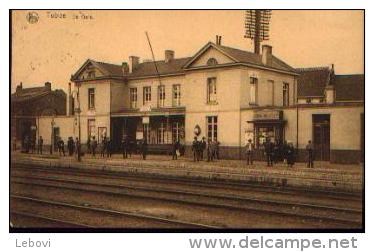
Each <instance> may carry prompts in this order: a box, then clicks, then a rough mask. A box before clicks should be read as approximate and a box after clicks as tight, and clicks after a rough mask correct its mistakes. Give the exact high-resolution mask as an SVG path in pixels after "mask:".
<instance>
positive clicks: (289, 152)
mask: <svg viewBox="0 0 374 252" xmlns="http://www.w3.org/2000/svg"><path fill="white" fill-rule="evenodd" d="M286 153H287V167H291V168H292V167H293V165H294V164H295V156H294V155H295V149H294V147H293V144H292V142H289V143H288V145H287V150H286Z"/></svg>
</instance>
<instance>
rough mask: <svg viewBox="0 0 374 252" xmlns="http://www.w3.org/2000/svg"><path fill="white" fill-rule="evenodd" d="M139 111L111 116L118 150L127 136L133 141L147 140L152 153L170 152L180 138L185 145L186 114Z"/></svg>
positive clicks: (115, 144) (114, 139)
mask: <svg viewBox="0 0 374 252" xmlns="http://www.w3.org/2000/svg"><path fill="white" fill-rule="evenodd" d="M155 112H156V111H154V110H153V111H152V110H151V111H142V112H140V111H138V112H136V113H126V114H121V115H119V114H116V115H115V116H112V118H111V127H112V131H111V132H112V136H113V137H112V140H113V143H114V147H115V150H116V151H119V150H120V149H121V140H122V138H123V136H125V135H126V136H127V137H128V139H129V141H130V142H132V143H139V142H140V141H143V140H146V141H147V143H148V150H149V152H150V153H157V154H168V153H169V152H170V150H171V147H172V144H173V143H174V142H175V141H177V140H179V141H180V143H181V145H184V142H185V141H184V139H185V131H184V130H185V116H184V114H180V113H172V111H159V113H155Z"/></svg>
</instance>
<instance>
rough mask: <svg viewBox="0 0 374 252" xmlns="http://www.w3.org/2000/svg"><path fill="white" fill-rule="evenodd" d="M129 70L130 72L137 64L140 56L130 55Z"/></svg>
mask: <svg viewBox="0 0 374 252" xmlns="http://www.w3.org/2000/svg"><path fill="white" fill-rule="evenodd" d="M129 59H130V66H129V72H130V73H132V72H133V71H134V69H135V67H136V66H137V65H139V60H140V58H139V57H137V56H130V57H129Z"/></svg>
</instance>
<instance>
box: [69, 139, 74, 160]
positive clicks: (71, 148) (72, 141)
mask: <svg viewBox="0 0 374 252" xmlns="http://www.w3.org/2000/svg"><path fill="white" fill-rule="evenodd" d="M68 152H69V156H72V155H73V153H74V140H73V138H72V137H69V139H68Z"/></svg>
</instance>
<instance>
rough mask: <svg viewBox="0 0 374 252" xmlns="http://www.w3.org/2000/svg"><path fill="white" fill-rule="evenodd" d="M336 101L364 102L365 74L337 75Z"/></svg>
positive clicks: (335, 83) (335, 81) (335, 84)
mask: <svg viewBox="0 0 374 252" xmlns="http://www.w3.org/2000/svg"><path fill="white" fill-rule="evenodd" d="M334 86H335V92H336V101H363V100H364V99H365V76H364V75H363V74H351V75H336V76H335V80H334Z"/></svg>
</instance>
